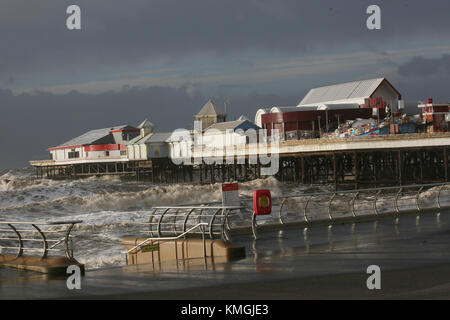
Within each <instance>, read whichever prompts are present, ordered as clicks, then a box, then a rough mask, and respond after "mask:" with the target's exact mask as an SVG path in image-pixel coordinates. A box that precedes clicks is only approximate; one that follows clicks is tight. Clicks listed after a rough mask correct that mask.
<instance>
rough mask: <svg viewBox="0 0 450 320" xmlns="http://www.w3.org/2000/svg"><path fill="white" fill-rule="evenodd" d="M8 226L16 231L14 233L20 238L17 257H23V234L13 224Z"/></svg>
mask: <svg viewBox="0 0 450 320" xmlns="http://www.w3.org/2000/svg"><path fill="white" fill-rule="evenodd" d="M8 226H9V227H10V228H11V229H12V230H13V231H14V233H15V234H16V235H17V238H18V240H19V248H18V250H17V254H16V258H18V257H21V256H22V255H23V241H22V236H21V235H20V233H19V231H17V229H16V228H15V227H14V226H13V225H12V224H8Z"/></svg>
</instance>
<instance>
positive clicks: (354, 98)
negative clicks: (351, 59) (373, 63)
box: [298, 78, 402, 110]
mask: <svg viewBox="0 0 450 320" xmlns="http://www.w3.org/2000/svg"><path fill="white" fill-rule="evenodd" d="M374 98H379V99H380V98H381V99H382V101H384V102H385V103H386V105H387V106H389V107H390V108H392V110H397V109H398V107H399V101H401V100H402V95H401V94H400V92H398V90H397V89H395V88H394V86H393V85H392V84H391V83H390V82H389V81H388V80H387V79H386V78H377V79H368V80H361V81H353V82H346V83H340V84H335V85H331V86H325V87H320V88H314V89H311V90H309V92H308V93H307V94H306V96H305V97H304V98H303V99H302V101H300V103H299V104H298V107H299V108H302V107H317V108H319V107H321V106H324V105H325V106H328V108H329V109H333V107H336V106H337V105H340V108H345V106H346V105H348V108H347V109H354V108H355V105H358V106H360V105H365V104H368V103H369V102H370V99H374ZM401 107H402V104H401V103H400V108H401Z"/></svg>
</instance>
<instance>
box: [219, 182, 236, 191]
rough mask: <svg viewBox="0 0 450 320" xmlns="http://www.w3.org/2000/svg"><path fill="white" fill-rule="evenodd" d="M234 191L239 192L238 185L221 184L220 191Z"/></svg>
mask: <svg viewBox="0 0 450 320" xmlns="http://www.w3.org/2000/svg"><path fill="white" fill-rule="evenodd" d="M236 190H239V184H237V183H224V184H222V191H236Z"/></svg>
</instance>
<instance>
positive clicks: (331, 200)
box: [272, 183, 450, 224]
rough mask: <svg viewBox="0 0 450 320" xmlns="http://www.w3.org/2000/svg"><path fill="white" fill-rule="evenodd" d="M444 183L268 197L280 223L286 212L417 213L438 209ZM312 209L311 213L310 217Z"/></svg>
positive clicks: (305, 214) (306, 216)
mask: <svg viewBox="0 0 450 320" xmlns="http://www.w3.org/2000/svg"><path fill="white" fill-rule="evenodd" d="M448 186H450V184H449V183H435V184H420V185H411V186H396V187H383V188H367V189H358V190H343V191H329V192H319V193H301V194H292V195H287V196H278V197H273V198H272V199H273V201H274V205H275V206H278V221H279V223H280V224H284V223H285V222H286V221H285V220H286V216H287V215H289V214H290V215H291V216H292V217H296V218H298V217H299V216H301V217H302V218H303V220H304V221H305V222H310V221H312V220H317V219H318V218H320V219H324V218H325V219H328V220H330V221H333V220H335V219H337V218H341V217H349V216H351V217H353V218H356V217H358V216H364V215H366V216H368V215H375V216H378V215H380V214H382V213H394V214H400V213H401V212H405V211H409V212H411V211H416V212H418V213H420V212H421V211H423V210H425V209H441V207H442V204H441V194H442V190H444V189H448V190H450V189H449V188H445V187H448ZM421 196H422V198H427V196H428V198H429V199H428V200H429V201H424V200H423V199H422V200H421ZM433 198H434V199H433ZM421 201H422V203H421ZM313 204H315V205H313ZM426 206H427V208H426ZM312 212H314V213H315V215H314V217H313V215H312ZM320 213H322V215H320ZM283 215H284V216H283Z"/></svg>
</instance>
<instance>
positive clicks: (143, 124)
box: [137, 119, 155, 129]
mask: <svg viewBox="0 0 450 320" xmlns="http://www.w3.org/2000/svg"><path fill="white" fill-rule="evenodd" d="M154 127H155V125H154V124H153V123H151V122H150V121H148V119H145V120H144V121H142V122H141V124H140V125H138V126H137V128H138V129H142V128H144V129H151V128H154Z"/></svg>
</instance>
